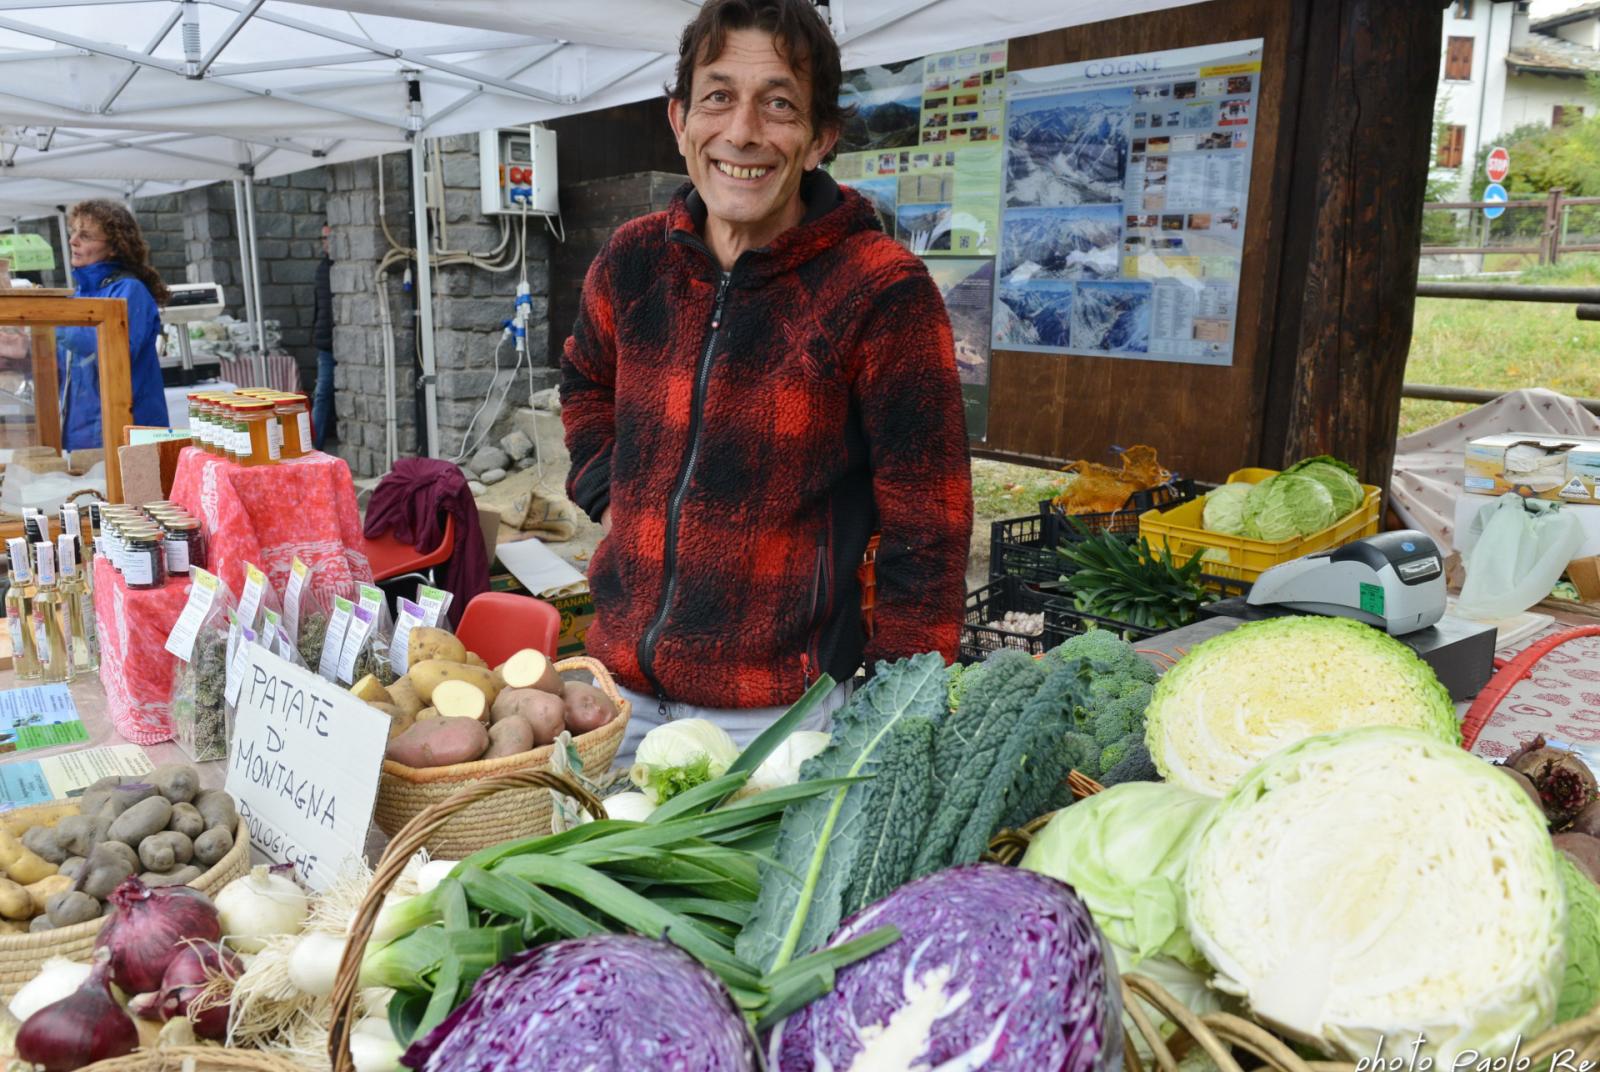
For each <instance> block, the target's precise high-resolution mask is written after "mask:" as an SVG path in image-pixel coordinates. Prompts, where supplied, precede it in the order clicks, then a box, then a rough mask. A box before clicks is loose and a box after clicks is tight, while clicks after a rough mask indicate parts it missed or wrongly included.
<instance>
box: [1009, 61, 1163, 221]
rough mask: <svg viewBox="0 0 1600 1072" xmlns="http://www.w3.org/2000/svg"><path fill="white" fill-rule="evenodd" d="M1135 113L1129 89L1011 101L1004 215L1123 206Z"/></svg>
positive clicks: (1061, 94)
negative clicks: (1006, 211)
mask: <svg viewBox="0 0 1600 1072" xmlns="http://www.w3.org/2000/svg"><path fill="white" fill-rule="evenodd" d="M1132 110H1133V91H1132V90H1131V89H1111V90H1101V91H1093V92H1080V93H1056V94H1051V95H1049V96H1043V97H1033V98H1031V99H1024V100H1013V101H1012V102H1011V108H1010V113H1009V115H1008V116H1007V119H1006V163H1005V171H1006V179H1005V181H1006V195H1005V196H1006V199H1005V205H1006V207H1007V208H1040V207H1046V208H1054V207H1064V206H1071V205H1103V204H1113V203H1118V202H1120V201H1121V200H1122V196H1123V185H1124V182H1125V180H1126V178H1127V174H1128V128H1129V124H1130V123H1131V121H1132V118H1131V116H1132Z"/></svg>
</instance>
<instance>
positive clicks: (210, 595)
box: [167, 569, 221, 662]
mask: <svg viewBox="0 0 1600 1072" xmlns="http://www.w3.org/2000/svg"><path fill="white" fill-rule="evenodd" d="M190 572H191V575H192V576H193V578H194V583H193V584H191V585H190V586H189V601H188V602H187V603H185V604H184V605H183V613H182V614H179V615H178V620H177V622H176V623H175V624H174V625H173V627H172V632H171V633H170V634H168V636H167V650H168V651H170V652H171V653H172V654H174V655H176V656H177V657H178V658H180V659H182V660H183V661H184V662H188V661H189V658H190V657H191V656H192V655H193V654H194V642H195V638H196V637H198V636H199V635H200V623H201V622H203V621H205V618H206V614H207V613H208V612H209V611H210V610H211V604H212V602H213V601H214V600H215V599H216V598H217V589H218V588H220V587H221V582H220V581H218V580H217V578H216V576H215V575H213V574H210V573H207V572H206V571H205V570H203V569H196V570H191V571H190Z"/></svg>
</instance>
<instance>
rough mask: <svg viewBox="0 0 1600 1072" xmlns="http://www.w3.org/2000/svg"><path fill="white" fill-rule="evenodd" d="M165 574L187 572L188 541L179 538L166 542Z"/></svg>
mask: <svg viewBox="0 0 1600 1072" xmlns="http://www.w3.org/2000/svg"><path fill="white" fill-rule="evenodd" d="M167 572H168V573H188V572H189V541H188V540H186V539H184V538H182V537H181V536H180V537H175V538H173V539H169V540H168V541H167Z"/></svg>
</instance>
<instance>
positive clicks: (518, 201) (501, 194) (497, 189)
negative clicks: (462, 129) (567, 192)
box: [478, 126, 558, 216]
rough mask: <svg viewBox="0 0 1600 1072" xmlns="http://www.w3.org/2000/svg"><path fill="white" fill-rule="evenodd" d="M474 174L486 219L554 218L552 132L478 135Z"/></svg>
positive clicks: (527, 129) (514, 130) (519, 130)
mask: <svg viewBox="0 0 1600 1072" xmlns="http://www.w3.org/2000/svg"><path fill="white" fill-rule="evenodd" d="M478 171H479V176H480V186H481V188H482V189H481V192H482V199H483V214H484V215H486V216H495V215H505V214H508V213H509V214H514V215H518V216H520V215H522V214H523V213H524V212H526V213H528V214H529V215H535V216H554V215H555V214H556V212H557V211H558V209H557V206H556V132H555V131H553V130H548V129H546V128H544V127H538V126H534V127H506V128H503V129H500V130H484V131H480V132H479V134H478Z"/></svg>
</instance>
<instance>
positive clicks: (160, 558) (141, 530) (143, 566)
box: [122, 525, 167, 590]
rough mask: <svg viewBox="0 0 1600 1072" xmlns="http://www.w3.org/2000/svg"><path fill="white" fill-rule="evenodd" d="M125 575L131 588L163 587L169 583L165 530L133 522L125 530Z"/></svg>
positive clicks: (123, 574) (123, 575) (123, 573)
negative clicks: (134, 524)
mask: <svg viewBox="0 0 1600 1072" xmlns="http://www.w3.org/2000/svg"><path fill="white" fill-rule="evenodd" d="M123 539H124V540H125V541H126V543H127V551H126V552H125V553H124V554H123V563H124V564H123V569H122V577H123V580H125V581H126V582H127V584H128V587H129V588H130V589H135V590H144V589H150V588H160V587H162V586H163V585H165V584H166V583H167V554H166V548H165V546H164V544H165V543H166V536H165V534H164V533H163V532H162V531H161V530H160V529H158V528H156V527H155V526H154V525H145V526H133V527H130V528H128V529H127V530H126V531H125V532H124V533H123Z"/></svg>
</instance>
